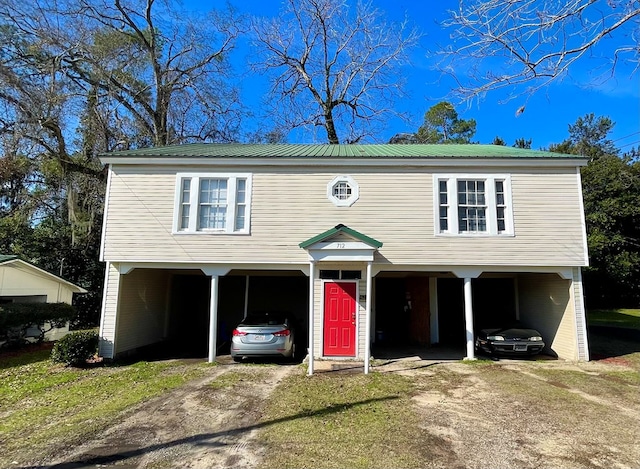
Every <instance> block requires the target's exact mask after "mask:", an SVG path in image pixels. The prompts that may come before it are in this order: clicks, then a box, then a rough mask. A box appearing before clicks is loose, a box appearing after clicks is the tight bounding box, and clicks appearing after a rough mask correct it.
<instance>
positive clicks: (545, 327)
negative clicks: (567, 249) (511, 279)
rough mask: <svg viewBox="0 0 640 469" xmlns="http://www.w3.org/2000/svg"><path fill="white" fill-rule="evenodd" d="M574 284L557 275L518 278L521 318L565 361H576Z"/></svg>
mask: <svg viewBox="0 0 640 469" xmlns="http://www.w3.org/2000/svg"><path fill="white" fill-rule="evenodd" d="M573 288H574V286H573V285H572V282H571V280H565V279H562V278H560V276H558V275H556V274H526V275H520V276H519V277H518V300H519V308H520V319H521V321H522V322H523V323H524V324H525V325H528V326H530V327H534V328H535V329H537V330H538V331H540V333H541V334H542V337H543V339H544V341H545V344H546V347H545V348H546V349H547V350H551V352H553V353H555V354H557V356H558V357H559V358H563V359H565V360H577V359H578V350H577V343H576V322H575V312H574V292H573Z"/></svg>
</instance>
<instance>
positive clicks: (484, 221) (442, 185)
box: [434, 174, 513, 236]
mask: <svg viewBox="0 0 640 469" xmlns="http://www.w3.org/2000/svg"><path fill="white" fill-rule="evenodd" d="M434 188H435V189H434V192H435V194H434V199H435V204H436V207H437V210H435V213H436V214H437V220H436V221H435V222H436V224H435V226H436V234H452V235H488V236H492V235H513V210H512V206H511V178H510V177H509V176H508V175H457V174H456V175H435V176H434Z"/></svg>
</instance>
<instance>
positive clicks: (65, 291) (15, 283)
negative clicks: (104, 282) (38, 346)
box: [0, 254, 87, 340]
mask: <svg viewBox="0 0 640 469" xmlns="http://www.w3.org/2000/svg"><path fill="white" fill-rule="evenodd" d="M74 293H87V291H86V290H85V289H84V288H81V287H79V286H77V285H74V284H73V283H71V282H68V281H66V280H64V279H63V278H60V277H58V276H57V275H54V274H51V273H49V272H47V271H45V270H42V269H40V268H39V267H36V266H35V265H33V264H30V263H29V262H26V261H24V260H22V259H20V258H19V257H18V256H11V255H4V254H0V303H67V304H71V303H72V301H73V294H74ZM68 332H69V325H68V324H67V325H66V326H65V327H60V328H54V329H52V330H51V331H49V332H47V333H46V334H45V339H46V340H57V339H59V338H61V337H63V336H64V335H65V334H67V333H68ZM30 333H31V334H34V335H39V331H35V330H34V331H27V336H29V335H30Z"/></svg>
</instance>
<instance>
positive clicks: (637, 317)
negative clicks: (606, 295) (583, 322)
mask: <svg viewBox="0 0 640 469" xmlns="http://www.w3.org/2000/svg"><path fill="white" fill-rule="evenodd" d="M587 322H588V324H589V325H590V326H614V327H625V328H629V329H640V309H596V310H593V311H587Z"/></svg>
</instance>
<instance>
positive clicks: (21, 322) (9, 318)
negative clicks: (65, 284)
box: [0, 303, 76, 345]
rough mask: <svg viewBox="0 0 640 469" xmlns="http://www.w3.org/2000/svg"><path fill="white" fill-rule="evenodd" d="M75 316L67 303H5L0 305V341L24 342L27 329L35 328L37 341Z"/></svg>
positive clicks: (40, 340)
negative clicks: (37, 332)
mask: <svg viewBox="0 0 640 469" xmlns="http://www.w3.org/2000/svg"><path fill="white" fill-rule="evenodd" d="M75 316H76V310H75V308H74V307H73V306H71V305H69V304H67V303H6V304H3V305H0V343H2V342H4V343H5V344H8V345H14V344H20V343H24V341H25V339H26V335H27V330H28V329H30V328H37V329H38V330H39V331H40V335H39V336H38V337H37V341H38V342H42V341H43V340H44V336H45V334H46V333H47V332H49V331H50V330H52V329H54V328H56V327H64V326H65V325H66V324H67V322H69V321H70V320H71V319H73V318H74V317H75Z"/></svg>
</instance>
